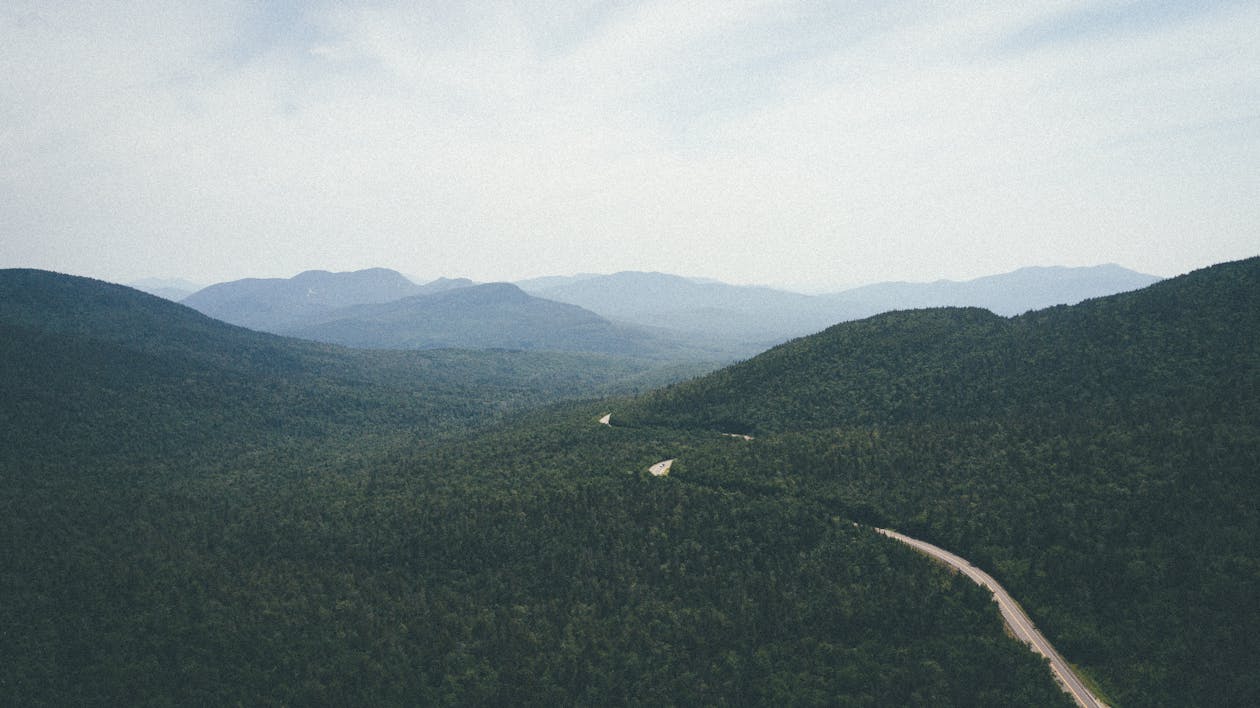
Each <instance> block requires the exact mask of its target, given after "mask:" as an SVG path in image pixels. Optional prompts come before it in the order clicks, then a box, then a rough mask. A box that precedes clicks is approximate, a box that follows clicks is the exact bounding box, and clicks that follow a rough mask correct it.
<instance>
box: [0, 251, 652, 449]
mask: <svg viewBox="0 0 1260 708" xmlns="http://www.w3.org/2000/svg"><path fill="white" fill-rule="evenodd" d="M450 292H451V293H452V294H453V293H454V292H458V291H457V290H455V291H450ZM563 307H568V306H563ZM592 317H593V316H592ZM650 368H651V366H650V365H648V364H643V363H638V362H631V361H629V360H625V359H612V358H609V357H602V356H592V355H579V354H565V353H541V352H537V353H536V352H502V351H498V352H489V351H487V352H467V351H463V352H433V351H429V352H419V351H415V352H379V351H358V350H352V349H343V348H340V347H333V346H329V345H327V344H322V343H316V342H303V341H300V340H295V339H289V338H285V337H279V336H275V335H272V334H266V333H262V332H255V331H251V330H248V329H245V328H242V327H238V326H234V325H229V324H226V323H224V322H221V321H218V320H215V319H212V318H210V317H208V316H205V315H202V314H201V313H198V312H196V311H195V310H192V309H190V308H188V307H185V306H183V305H180V304H177V303H172V302H168V301H166V300H163V299H161V298H158V297H154V296H152V295H149V294H146V293H143V292H140V291H138V290H134V289H132V288H129V287H125V286H122V285H115V284H112V283H106V282H102V281H98V280H93V279H90V278H80V277H75V276H68V275H61V274H57V273H50V272H47V271H40V270H30V269H10V270H0V469H4V466H5V465H6V464H9V463H15V464H17V463H22V462H23V461H26V460H27V458H26V457H24V455H25V454H26V453H25V452H23V451H27V452H29V451H32V450H39V451H41V452H46V453H47V454H50V455H53V456H54V457H56V458H58V459H69V458H73V457H74V456H75V455H84V456H88V457H93V456H99V455H107V454H126V455H133V456H134V455H142V456H144V455H150V454H157V453H159V452H160V453H161V454H183V453H186V452H188V451H189V450H190V449H192V448H193V447H199V446H206V445H209V446H212V447H213V446H222V447H224V448H225V449H227V448H231V449H238V448H240V446H241V445H247V444H249V443H250V442H251V441H257V440H260V439H262V438H266V437H268V436H280V437H281V438H288V437H292V436H297V437H307V436H309V437H313V438H319V439H322V438H323V437H325V436H328V435H330V434H332V433H334V432H336V431H343V430H346V429H353V430H360V429H362V428H363V426H371V427H373V429H376V430H384V429H404V430H408V431H411V432H414V431H415V430H417V429H421V428H423V429H428V430H435V429H438V428H440V427H442V426H444V425H447V424H448V423H452V422H459V421H465V422H466V421H469V420H474V419H477V418H479V417H485V416H488V415H491V414H498V413H500V412H501V411H502V410H504V405H505V402H506V401H507V397H506V393H505V392H509V391H510V392H511V397H510V398H511V401H512V402H513V404H512V405H513V406H517V405H526V404H528V403H529V402H530V401H533V402H535V403H538V402H545V401H549V400H555V399H556V398H562V397H572V396H577V395H587V396H589V395H590V394H591V392H592V391H596V390H605V389H607V388H608V387H609V386H612V385H615V384H616V383H617V382H618V381H619V380H622V379H625V380H631V379H633V380H635V381H638V380H652V379H653V377H654V376H655V375H654V374H652V373H651V372H650V371H649V369H650ZM487 401H494V403H486V402H487ZM417 426H420V427H419V428H418V427H417Z"/></svg>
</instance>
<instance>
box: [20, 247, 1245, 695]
mask: <svg viewBox="0 0 1260 708" xmlns="http://www.w3.org/2000/svg"><path fill="white" fill-rule="evenodd" d="M1258 286H1260V259H1250V260H1247V261H1239V262H1234V263H1226V264H1221V265H1219V266H1215V267H1213V268H1209V269H1205V270H1202V271H1197V272H1195V273H1191V274H1189V275H1187V276H1182V277H1179V278H1173V279H1169V280H1166V281H1161V282H1159V283H1156V284H1154V285H1151V286H1148V287H1146V288H1143V289H1140V290H1135V291H1133V292H1128V293H1123V294H1118V295H1111V296H1107V297H1102V298H1095V299H1091V300H1088V301H1086V302H1083V303H1080V304H1076V305H1061V306H1056V307H1050V308H1047V309H1042V310H1037V311H1034V312H1030V313H1027V314H1022V315H1018V316H1014V317H1002V316H998V315H995V314H993V313H991V312H987V311H985V310H981V309H978V308H931V309H920V310H911V311H898V312H891V313H886V314H881V315H877V316H874V317H869V318H866V319H861V320H857V321H853V322H844V323H840V324H835V325H833V326H831V327H829V328H827V329H825V330H823V331H821V332H818V333H816V334H813V335H810V336H806V337H802V338H798V339H793V340H791V341H788V342H786V343H784V344H781V345H778V346H776V347H773V348H771V349H770V350H768V351H765V352H764V353H762V354H759V355H757V356H755V357H752V358H749V359H748V360H746V361H742V362H740V363H737V364H734V365H731V366H727V367H725V368H720V369H718V370H716V371H711V370H712V369H713V368H714V367H715V366H716V364H713V363H704V361H703V360H697V359H694V358H689V357H690V355H688V356H684V357H678V358H670V357H666V358H653V357H650V356H643V357H620V356H613V355H609V354H607V353H598V352H597V353H590V352H582V351H573V352H549V351H528V350H516V351H512V350H504V349H497V348H485V349H480V350H478V349H440V348H439V349H424V348H420V349H388V348H382V349H372V348H345V347H341V346H338V345H334V344H329V343H320V342H313V341H306V340H302V339H294V338H286V337H281V336H276V335H272V334H266V333H262V332H257V331H253V330H249V329H243V328H241V327H237V326H232V325H229V324H226V323H224V322H220V321H217V320H214V319H210V318H209V317H206V316H204V315H202V314H199V313H197V312H194V311H193V310H191V309H189V308H187V307H184V306H182V305H179V304H176V303H173V302H169V301H164V300H160V299H157V298H154V297H150V296H148V295H143V294H141V293H138V292H136V291H133V290H130V289H128V288H124V287H121V286H116V285H112V284H108V283H102V282H100V281H91V280H87V279H82V278H74V277H71V276H59V275H56V274H51V273H46V272H41V271H32V270H16V271H3V272H0V328H2V329H3V332H4V335H5V336H4V337H3V339H2V340H0V341H2V342H3V345H2V346H0V389H2V390H0V394H2V396H0V400H3V401H4V403H3V405H2V406H0V424H2V425H0V431H3V432H2V435H3V438H2V439H0V443H2V445H0V449H2V450H3V455H2V456H0V482H3V485H4V488H5V489H6V490H7V491H6V493H5V494H4V495H2V496H0V505H2V506H0V523H2V524H3V528H0V537H3V538H4V539H5V542H4V546H3V555H4V558H3V560H4V563H3V567H4V568H5V570H4V572H3V573H0V591H2V592H3V596H4V597H5V598H6V602H5V603H3V607H0V623H2V625H3V627H4V628H5V631H4V633H3V634H2V635H0V653H3V655H4V656H5V657H6V660H5V662H3V668H2V669H0V698H2V699H3V701H4V702H6V703H13V704H23V705H32V704H47V705H60V704H119V703H126V704H135V703H142V704H143V703H197V702H229V703H231V702H243V703H253V704H258V703H262V704H276V705H280V704H310V703H386V704H410V703H423V704H468V703H511V704H517V703H548V704H551V703H735V704H783V703H792V704H799V703H808V704H831V705H835V704H840V705H845V704H850V705H994V706H998V705H1003V706H1006V705H1029V706H1033V705H1035V706H1043V705H1071V704H1072V699H1071V698H1070V697H1069V696H1068V695H1067V694H1066V693H1064V692H1063V691H1062V689H1061V688H1060V687H1059V685H1058V684H1057V683H1056V680H1055V678H1054V676H1053V674H1052V671H1051V669H1050V667H1049V665H1048V664H1047V663H1046V662H1045V661H1044V660H1043V659H1042V658H1041V657H1040V656H1038V655H1036V654H1034V653H1032V652H1031V651H1029V649H1028V648H1027V646H1026V645H1025V644H1023V643H1022V642H1021V641H1020V640H1018V639H1016V638H1013V637H1011V636H1009V635H1008V634H1007V633H1006V631H1005V629H1004V624H1003V614H1002V611H1001V610H1000V609H999V607H997V606H995V604H994V602H993V598H992V595H990V594H989V592H988V591H986V590H985V589H982V588H981V587H980V586H978V585H976V584H975V583H974V582H972V579H971V578H970V577H967V576H966V575H963V574H959V573H955V572H952V571H951V570H949V569H947V568H945V567H943V566H941V565H938V564H936V563H933V562H930V561H928V560H927V559H925V558H924V557H923V556H922V555H920V553H919V552H917V551H916V550H914V549H912V548H910V547H908V546H906V545H904V544H903V543H901V542H899V541H895V540H893V539H890V538H888V537H887V536H886V535H885V534H886V533H891V532H885V531H882V529H897V531H898V532H900V533H904V534H906V535H907V536H908V537H913V538H914V539H923V542H924V543H929V544H933V545H935V546H938V547H941V548H949V549H951V551H953V552H955V553H958V554H959V555H960V556H961V557H964V558H967V559H969V562H968V564H967V566H966V567H965V568H963V570H964V572H965V573H967V575H971V572H970V570H968V568H970V569H971V570H974V569H975V568H982V569H983V574H982V575H980V576H979V577H981V578H982V579H987V578H992V579H993V582H994V583H997V582H1000V583H1001V585H1002V586H1004V587H1006V588H1009V590H1010V594H1011V595H1013V596H1015V597H1017V598H1019V600H1020V603H1021V604H1022V605H1023V608H1024V609H1025V610H1026V611H1027V614H1028V616H1029V617H1031V621H1032V622H1035V623H1036V625H1037V626H1038V627H1039V628H1040V629H1041V631H1042V632H1044V634H1045V636H1046V638H1047V639H1048V640H1049V642H1053V644H1054V645H1055V646H1056V647H1058V649H1059V650H1061V651H1062V652H1063V654H1064V655H1066V656H1067V657H1069V658H1070V659H1071V660H1072V662H1073V664H1074V665H1075V666H1076V667H1077V668H1078V669H1079V670H1080V671H1081V672H1082V673H1083V674H1084V675H1085V678H1086V679H1087V681H1088V683H1089V684H1090V685H1091V686H1098V687H1099V689H1100V690H1101V692H1102V694H1103V695H1100V696H1099V698H1100V699H1101V700H1102V701H1105V702H1106V703H1107V704H1108V705H1118V706H1125V705H1152V704H1164V705H1168V704H1179V705H1246V704H1248V703H1249V702H1251V700H1252V699H1253V698H1257V697H1260V686H1257V685H1256V684H1255V679H1254V677H1253V676H1252V673H1251V672H1250V671H1249V670H1248V668H1247V667H1248V662H1249V657H1250V656H1251V653H1250V651H1249V649H1248V647H1249V644H1248V642H1249V641H1250V640H1249V639H1248V637H1251V636H1255V632H1253V630H1254V629H1255V628H1256V627H1257V626H1260V615H1257V614H1256V613H1255V612H1253V611H1251V610H1249V609H1247V608H1248V607H1250V606H1251V603H1248V602H1247V601H1246V600H1247V598H1249V597H1254V596H1255V593H1256V592H1257V591H1258V590H1260V586H1257V582H1260V576H1256V575H1255V574H1254V573H1253V572H1252V570H1254V568H1255V567H1256V556H1255V548H1257V547H1260V524H1258V519H1257V517H1256V514H1255V510H1254V508H1252V507H1253V505H1252V504H1250V503H1249V500H1250V499H1253V498H1254V495H1255V492H1256V491H1257V490H1256V486H1255V485H1256V477H1255V474H1254V473H1255V470H1256V469H1257V467H1256V464H1257V461H1258V460H1260V429H1258V428H1257V422H1256V420H1255V418H1254V415H1253V411H1254V410H1255V406H1256V403H1257V401H1256V396H1257V391H1258V390H1260V386H1258V385H1257V383H1258V382H1257V376H1260V362H1258V361H1257V358H1256V357H1257V352H1258V351H1260V332H1258V328H1257V322H1256V319H1255V317H1254V313H1255V312H1257V311H1260V303H1258V302H1257V301H1256V297H1257V293H1260V287H1258ZM475 287H476V286H464V287H459V288H454V289H452V290H450V292H451V293H455V292H459V291H460V290H470V289H474V288H475ZM509 292H510V291H509ZM441 294H442V293H438V295H441ZM414 297H421V298H425V297H430V296H426V295H405V296H404V297H403V300H406V299H407V298H414ZM513 297H516V298H517V299H519V298H520V295H517V294H513ZM392 302H397V301H392ZM377 304H379V303H377ZM338 307H342V305H339V306H338ZM345 307H350V308H359V307H376V304H373V303H358V304H351V305H345ZM321 316H322V315H321ZM365 321H366V320H365ZM663 463H668V467H667V468H666V469H665V470H661V469H660V468H658V467H657V465H658V464H663ZM657 471H662V472H663V471H667V472H668V474H659V475H658V474H657ZM875 529H881V531H877V530H875ZM971 563H974V564H975V566H974V568H972V567H971V565H970V564H971ZM980 572H981V571H978V570H977V571H976V573H977V574H979V573H980ZM973 577H974V576H973ZM1007 617H1008V619H1007V621H1012V620H1010V619H1009V617H1010V616H1009V615H1008V616H1007ZM1015 622H1016V623H1018V620H1016V621H1015ZM1047 653H1053V652H1050V651H1048V652H1047Z"/></svg>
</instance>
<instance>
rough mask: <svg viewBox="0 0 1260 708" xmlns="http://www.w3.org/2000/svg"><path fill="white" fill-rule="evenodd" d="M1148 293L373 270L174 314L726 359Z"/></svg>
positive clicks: (1128, 281) (411, 339) (1124, 279)
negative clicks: (946, 316)
mask: <svg viewBox="0 0 1260 708" xmlns="http://www.w3.org/2000/svg"><path fill="white" fill-rule="evenodd" d="M1157 280H1158V278H1155V277H1153V276H1146V275H1142V274H1140V273H1135V272H1133V271H1129V270H1126V269H1124V268H1120V267H1119V266H1114V265H1108V266H1098V267H1093V268H1025V269H1021V270H1018V271H1015V272H1013V273H1008V274H1005V275H998V276H991V277H987V278H980V279H976V280H972V281H966V282H950V281H938V282H936V283H923V284H915V283H883V284H877V285H871V286H866V287H862V288H855V289H852V290H847V291H844V292H840V293H834V294H830V295H813V296H811V295H803V294H800V293H793V292H788V291H783V290H776V289H772V288H765V287H753V286H735V285H728V284H725V283H720V282H715V281H708V280H697V279H691V278H684V277H680V276H676V275H668V274H663V273H640V272H621V273H615V274H612V275H595V274H582V275H577V276H567V277H566V276H555V277H543V278H534V279H531V280H527V281H521V282H520V283H518V284H516V285H511V284H507V283H491V284H481V285H478V284H474V283H473V282H472V281H470V280H468V279H445V278H443V279H439V280H436V281H433V282H430V283H427V284H424V285H418V284H416V283H413V282H412V281H410V280H408V279H407V278H406V277H404V276H402V275H401V274H399V273H397V272H395V271H391V270H387V269H383V268H374V269H369V270H364V271H355V272H350V273H329V272H325V271H308V272H305V273H301V274H299V275H297V276H295V277H293V278H289V279H280V278H275V279H261V280H260V279H246V280H239V281H233V282H229V283H220V284H217V285H213V286H210V287H208V288H205V289H203V290H201V291H198V292H196V293H194V294H192V295H190V296H189V297H187V298H185V299H184V300H183V303H184V304H186V305H188V306H190V307H193V308H194V309H197V310H199V311H200V312H202V313H204V314H207V315H210V316H212V317H215V318H217V319H221V320H223V321H225V322H230V323H233V324H238V325H241V326H245V327H249V328H252V329H257V330H262V331H267V332H273V333H278V334H287V335H291V336H297V337H303V338H307V339H314V340H318V341H325V342H332V343H338V344H344V345H348V346H358V347H372V348H435V347H472V348H508V349H535V350H556V351H590V352H601V353H616V354H622V355H629V356H646V357H654V358H681V359H712V360H721V359H727V360H729V359H735V358H744V357H747V356H751V355H753V354H756V353H758V352H760V351H763V350H764V349H766V348H768V347H770V346H773V345H775V344H778V343H780V342H783V341H785V340H787V339H790V338H793V337H798V336H803V335H806V334H811V333H813V332H816V331H819V330H821V329H824V328H826V327H828V326H831V325H833V324H835V323H837V322H842V321H847V320H853V319H859V318H862V317H867V316H870V315H873V314H877V313H880V312H886V311H889V310H897V309H909V308H921V307H934V306H942V305H953V306H974V307H983V308H986V309H989V310H990V311H992V312H995V313H997V314H1000V315H1014V314H1018V313H1020V312H1023V311H1026V310H1030V309H1037V308H1041V307H1049V306H1051V305H1057V304H1071V303H1075V302H1079V301H1081V300H1084V299H1087V298H1090V297H1097V296H1100V295H1108V294H1112V293H1116V292H1122V291H1126V290H1132V289H1136V288H1140V287H1143V286H1145V285H1149V284H1150V283H1152V282H1156V281H1157Z"/></svg>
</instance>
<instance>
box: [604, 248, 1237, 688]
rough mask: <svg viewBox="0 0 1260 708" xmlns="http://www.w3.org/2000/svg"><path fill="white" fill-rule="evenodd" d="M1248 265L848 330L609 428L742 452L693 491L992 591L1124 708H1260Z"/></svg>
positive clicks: (701, 461)
mask: <svg viewBox="0 0 1260 708" xmlns="http://www.w3.org/2000/svg"><path fill="white" fill-rule="evenodd" d="M1257 312H1260V259H1254V258H1253V259H1250V260H1247V261H1241V262H1237V263H1228V264H1223V265H1220V266H1216V267H1213V268H1210V269H1206V270H1204V271H1199V272H1196V273H1193V274H1190V275H1188V276H1185V277H1182V278H1176V279H1173V280H1169V281H1165V282H1162V283H1160V284H1157V285H1154V286H1152V287H1150V288H1147V289H1146V290H1143V291H1139V292H1135V293H1129V294H1125V295H1119V296H1115V297H1109V298H1105V299H1100V300H1094V301H1089V302H1086V303H1083V304H1082V305H1079V306H1075V307H1059V308H1052V309H1050V310H1045V311H1040V312H1034V313H1030V314H1028V315H1024V316H1022V317H1017V318H1014V319H1010V320H1004V319H1001V318H997V317H995V316H992V315H989V314H987V313H984V312H982V311H977V310H927V311H918V312H906V313H894V314H891V315H887V316H881V317H876V318H872V319H870V320H865V321H863V322H858V323H854V324H852V325H842V326H839V327H837V328H833V329H831V330H829V331H827V332H824V333H822V334H820V335H817V336H815V337H809V338H805V339H802V340H798V341H795V342H792V343H789V344H787V345H784V346H783V347H780V348H777V349H775V350H772V351H771V352H769V353H767V354H765V355H764V356H762V357H758V358H757V359H754V360H752V361H749V362H746V363H745V364H741V365H739V366H736V367H732V368H730V369H726V370H723V371H720V372H718V373H716V374H714V375H711V376H709V377H705V378H703V379H700V380H698V381H694V382H688V383H684V384H677V385H674V386H671V387H667V388H665V389H662V390H659V391H657V392H654V393H652V394H649V395H648V396H645V397H643V398H642V399H640V400H639V401H638V402H637V403H636V404H635V405H633V406H631V407H629V408H627V409H626V410H625V411H624V413H622V414H621V416H620V419H621V420H623V421H629V422H636V421H637V422H643V423H648V422H650V423H653V424H657V425H667V424H671V423H672V424H680V425H686V426H688V427H692V428H698V429H717V430H722V429H725V430H730V431H735V432H755V433H757V434H758V438H757V441H756V444H755V445H750V446H734V447H730V448H727V449H715V450H712V451H705V452H703V453H702V454H700V455H699V456H693V457H692V458H691V459H689V460H688V465H687V467H686V469H687V470H689V471H690V472H691V474H690V476H689V479H691V480H694V481H696V482H699V483H702V484H706V485H708V486H710V487H712V488H714V489H729V490H740V491H745V492H746V491H750V490H758V491H760V492H761V493H764V494H771V495H777V496H779V497H781V498H802V499H809V500H812V501H814V502H816V503H821V504H826V505H829V508H831V509H833V510H834V512H835V513H838V514H842V515H845V516H847V517H849V518H854V519H858V520H862V521H866V522H870V523H878V524H886V525H891V526H893V527H895V528H898V529H901V530H904V531H906V532H907V533H911V534H913V535H918V536H921V537H923V538H925V539H927V540H930V541H932V542H934V543H937V544H939V545H941V546H944V547H946V548H948V549H950V550H953V551H955V552H957V553H959V554H961V555H963V556H965V557H967V558H968V559H970V560H972V561H973V562H976V563H977V564H978V565H980V566H981V567H984V568H986V569H987V570H989V571H990V572H991V573H992V574H993V575H994V576H995V577H996V578H997V579H998V580H999V581H1000V582H1002V583H1003V584H1004V585H1006V586H1007V587H1008V589H1010V590H1011V592H1012V593H1013V594H1014V595H1015V596H1016V597H1018V598H1019V599H1020V600H1021V602H1022V603H1023V604H1024V605H1025V607H1026V608H1027V609H1028V610H1029V611H1030V614H1031V615H1032V617H1033V618H1034V620H1035V621H1037V622H1038V624H1039V625H1040V626H1041V627H1042V629H1043V630H1045V632H1046V634H1047V636H1048V637H1049V638H1050V639H1051V641H1052V642H1054V643H1055V644H1056V646H1057V647H1058V648H1059V649H1060V650H1061V651H1062V652H1063V653H1064V654H1065V655H1066V656H1067V657H1068V658H1069V659H1070V660H1072V661H1073V662H1075V663H1078V664H1082V665H1084V666H1085V667H1086V668H1087V670H1088V671H1089V672H1090V673H1091V674H1092V675H1093V676H1095V677H1096V678H1097V679H1098V681H1099V682H1100V683H1101V684H1102V686H1103V687H1104V688H1105V690H1106V691H1107V692H1108V694H1109V695H1110V696H1111V697H1112V698H1113V699H1114V700H1115V702H1116V703H1117V704H1120V705H1236V706H1243V705H1257V704H1260V681H1257V678H1256V673H1255V671H1254V670H1252V669H1251V668H1250V663H1251V662H1252V661H1253V657H1254V656H1255V653H1256V649H1257V646H1256V640H1255V637H1257V636H1260V609H1257V607H1256V605H1255V602H1254V600H1255V598H1256V597H1260V553H1258V552H1257V549H1260V514H1258V513H1257V511H1256V506H1255V503H1254V500H1255V499H1256V498H1257V497H1258V496H1260V477H1258V476H1257V474H1256V472H1257V470H1260V419H1257V417H1256V411H1257V410H1260V318H1257V316H1256V313H1257Z"/></svg>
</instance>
